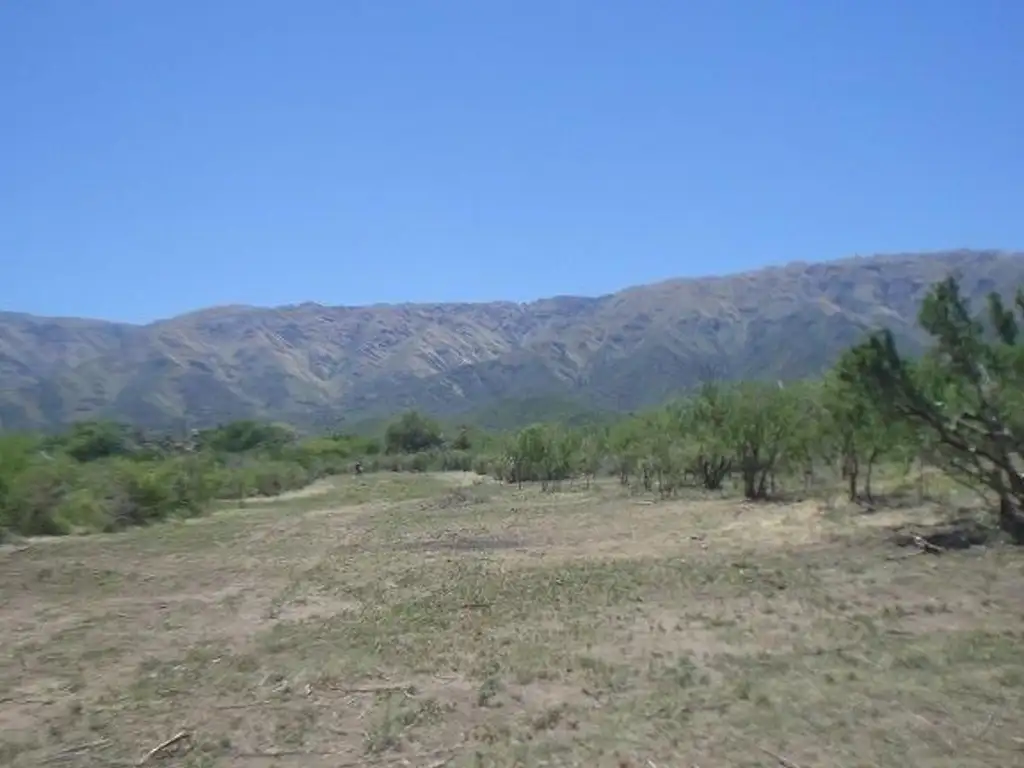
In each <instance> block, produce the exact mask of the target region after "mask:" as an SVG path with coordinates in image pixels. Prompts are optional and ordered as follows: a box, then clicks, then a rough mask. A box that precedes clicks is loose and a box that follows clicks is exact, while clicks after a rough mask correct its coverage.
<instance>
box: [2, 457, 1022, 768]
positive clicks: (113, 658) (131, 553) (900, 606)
mask: <svg viewBox="0 0 1024 768" xmlns="http://www.w3.org/2000/svg"><path fill="white" fill-rule="evenodd" d="M938 516H939V510H937V508H935V507H934V506H929V505H923V506H916V507H910V508H904V509H888V510H887V509H881V510H878V511H876V512H874V513H873V514H864V513H863V512H860V511H858V510H856V509H846V508H844V507H842V506H836V505H835V504H831V503H830V504H822V503H820V502H816V501H802V502H792V503H788V504H764V505H757V506H754V505H748V504H743V503H741V502H739V501H737V500H730V499H724V498H708V497H703V498H697V497H694V498H688V499H681V500H674V501H668V502H657V503H653V502H651V500H649V499H641V498H635V497H628V496H626V495H624V494H622V493H621V491H620V490H619V488H618V486H617V485H613V484H607V485H606V484H602V485H600V486H598V487H595V488H593V489H590V490H587V491H584V490H582V489H576V490H566V491H564V492H560V493H553V494H542V493H540V492H539V490H537V489H532V488H528V489H524V490H516V489H514V488H507V487H501V486H498V485H496V484H494V483H491V482H476V483H475V484H474V478H473V477H472V476H468V475H454V474H453V475H421V476H415V475H398V474H380V475H376V476H372V477H369V476H364V477H359V478H353V477H347V478H343V479H336V480H333V481H330V482H324V483H321V484H319V485H317V486H315V487H313V488H311V489H308V490H307V491H305V492H301V493H296V494H292V495H290V496H287V497H282V498H279V499H276V500H270V501H262V502H256V503H248V504H247V505H245V506H244V507H242V506H239V505H227V506H226V507H225V508H224V509H222V510H221V511H220V512H218V513H217V514H215V515H213V516H211V517H208V518H204V519H197V520H192V521H189V522H187V523H168V524H162V525H157V526H154V527H150V528H146V529H140V530H133V531H130V532H128V533H124V534H118V535H97V536H92V537H81V538H72V539H62V540H47V541H42V540H40V541H36V540H33V541H29V542H21V543H20V544H19V545H18V546H13V547H12V546H7V547H5V548H3V549H2V550H0V646H2V648H3V653H2V654H0V764H2V765H12V766H41V765H60V766H98V765H103V766H117V765H124V766H128V765H140V764H151V765H164V766H194V767H198V766H257V767H258V766H323V767H324V768H326V767H327V766H330V767H331V768H338V767H339V766H361V765H369V766H374V765H382V766H438V767H439V766H442V765H444V766H452V767H453V768H454V767H456V766H466V767H470V766H491V765H494V766H506V765H507V766H511V765H522V766H541V765H551V766H556V765H566V766H568V765H578V766H616V767H619V766H631V767H636V768H641V767H642V768H648V767H649V766H654V767H655V768H666V767H668V766H672V767H673V768H675V767H679V766H685V767H686V768H693V767H695V766H699V767H700V768H711V767H713V766H782V767H783V768H794V766H796V767H798V768H809V767H810V766H829V767H835V768H840V767H841V768H861V767H862V766H863V767H867V766H872V767H878V766H893V768H897V767H898V768H905V767H906V766H919V767H928V766H949V768H953V767H954V766H955V767H956V768H971V767H972V766H1000V767H1001V768H1005V767H1007V766H1015V765H1019V766H1024V553H1022V552H1020V551H1019V550H1016V551H1015V550H1013V549H1011V548H1008V547H1003V546H1001V545H991V546H984V547H971V548H969V549H965V550H958V551H952V550H951V551H948V552H945V553H943V554H941V555H929V554H920V553H918V550H916V549H914V548H902V547H899V546H897V544H896V543H894V534H893V529H894V528H896V527H898V526H900V525H904V526H906V525H907V524H908V522H909V521H912V522H913V524H914V526H916V527H915V530H925V529H926V528H927V525H928V524H929V522H934V521H935V520H936V519H937V517H938ZM176 736H177V737H178V738H177V739H175V738H174V737H176ZM165 742H170V743H167V744H166V746H164V747H163V748H161V749H157V751H156V752H154V753H153V754H151V755H149V756H148V757H147V753H149V752H150V751H151V750H154V749H155V748H157V747H159V746H160V745H161V744H163V743H165Z"/></svg>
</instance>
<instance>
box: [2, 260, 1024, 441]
mask: <svg viewBox="0 0 1024 768" xmlns="http://www.w3.org/2000/svg"><path fill="white" fill-rule="evenodd" d="M954 272H955V273H960V274H962V275H963V278H964V289H965V293H966V294H967V295H968V296H970V297H972V298H974V299H978V298H980V297H981V296H982V295H984V294H986V293H987V292H989V291H991V290H995V289H997V288H1003V289H1013V288H1016V286H1017V285H1019V284H1021V283H1024V254H1022V253H1020V252H1013V251H995V250H987V251H978V250H966V249H962V250H958V251H947V252H929V253H918V254H884V255H879V256H873V257H867V256H860V257H848V258H846V259H840V260H834V261H826V262H791V263H789V264H784V265H778V266H771V267H766V268H762V269H759V270H747V271H744V272H738V273H734V274H731V275H719V276H712V277H696V278H695V277H688V278H672V279H668V280H663V281H659V282H657V283H651V284H648V285H634V286H630V287H627V288H624V289H622V290H620V291H617V292H614V293H609V294H604V295H601V296H596V297H587V296H555V297H548V298H540V299H536V300H533V301H530V302H511V301H494V302H451V303H445V302H432V303H411V302H407V303H401V304H374V305H363V306H330V305H323V304H319V303H317V302H303V303H300V304H292V305H286V306H281V307H270V308H262V307H254V306H249V305H237V304H236V305H228V306H216V307H209V308H205V309H198V310H193V311H190V312H187V313H184V314H181V315H177V316H175V317H171V318H164V319H160V320H155V321H152V322H150V323H145V324H133V323H124V322H117V321H106V320H98V319H91V318H66V317H64V318H62V317H43V316H37V315H32V314H28V313H19V312H0V427H4V428H8V429H11V428H53V427H56V426H59V425H61V424H64V423H67V422H69V421H73V420H75V419H79V418H96V417H113V418H120V419H124V420H128V421H132V422H135V423H138V424H140V425H142V426H159V427H174V426H185V425H194V426H206V425H209V424H212V423H216V422H219V421H225V420H229V419H232V418H274V419H277V420H281V421H287V422H291V423H293V424H296V425H297V426H300V427H302V428H310V429H316V428H319V427H323V426H324V425H326V424H328V423H337V422H338V421H339V419H340V418H341V417H344V416H348V417H356V418H367V417H369V416H374V415H378V414H385V413H388V412H394V411H397V410H401V409H404V408H411V407H415V408H420V409H423V410H427V411H431V412H434V413H437V414H439V415H452V414H457V413H459V412H462V411H470V410H473V409H475V408H480V407H483V406H485V405H487V404H488V403H493V402H497V401H499V400H502V399H505V398H508V397H520V398H530V397H549V396H552V397H569V398H572V399H575V400H579V401H586V402H591V403H593V404H594V405H595V406H596V407H600V408H606V409H614V410H625V409H632V408H636V407H642V406H644V405H649V404H653V403H655V402H658V401H660V400H663V399H664V398H665V397H667V396H669V395H671V394H672V393H673V392H675V391H678V390H680V389H683V388H685V387H687V386H690V385H692V384H693V383H694V382H695V381H697V380H698V379H699V378H700V377H701V376H702V375H704V374H705V373H706V372H707V371H711V370H713V371H715V372H716V374H717V375H721V376H723V377H725V378H749V377H761V376H772V377H780V378H788V377H794V376H802V375H810V374H813V373H816V372H818V371H819V370H821V369H822V368H823V367H824V366H826V365H828V364H829V363H830V362H831V361H832V360H833V359H834V357H835V355H837V354H838V353H839V352H840V351H842V349H843V348H845V347H846V346H849V344H852V343H854V342H856V341H857V340H858V338H860V337H861V336H862V335H863V333H864V332H865V331H866V330H868V329H870V328H873V327H879V326H881V325H886V326H889V327H892V328H893V330H894V332H895V333H896V335H897V337H898V338H900V340H901V341H902V342H903V343H905V344H908V345H910V346H911V347H916V346H919V345H920V344H921V343H922V342H923V337H922V336H921V333H920V331H919V330H918V329H916V310H917V304H918V303H919V301H920V299H921V298H922V297H923V295H924V293H925V291H926V290H927V289H928V288H929V287H930V286H931V285H932V284H933V283H934V282H936V281H937V280H940V279H942V278H944V277H945V276H946V275H947V274H950V273H954ZM794 340H800V343H799V344H794Z"/></svg>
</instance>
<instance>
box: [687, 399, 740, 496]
mask: <svg viewBox="0 0 1024 768" xmlns="http://www.w3.org/2000/svg"><path fill="white" fill-rule="evenodd" d="M731 405H732V404H731V402H730V400H729V397H728V391H727V390H724V389H723V388H722V386H721V385H719V384H716V383H710V382H709V383H705V384H704V385H703V386H702V387H701V389H700V391H699V392H698V393H697V395H696V396H695V397H694V398H693V399H692V400H691V401H690V402H689V403H688V404H687V407H686V410H685V411H684V412H683V414H682V426H683V430H684V432H685V436H686V438H687V439H688V440H689V442H690V444H691V448H692V452H691V458H690V461H689V465H690V467H689V469H690V471H692V472H693V473H694V475H696V477H697V479H698V482H700V484H701V485H702V486H703V487H704V488H705V489H706V490H708V491H717V490H719V489H721V487H722V483H723V481H724V480H725V479H726V478H727V477H728V476H729V473H730V472H732V465H733V453H732V446H731V445H729V442H728V435H727V426H728V423H729V409H730V407H731Z"/></svg>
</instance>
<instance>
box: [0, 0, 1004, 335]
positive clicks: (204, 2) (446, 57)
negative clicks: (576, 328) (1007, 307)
mask: <svg viewBox="0 0 1024 768" xmlns="http://www.w3.org/2000/svg"><path fill="white" fill-rule="evenodd" d="M0 110H2V112H0V113H2V118H0V308H2V309H8V310H18V311H30V312H36V313H44V314H61V315H84V316H95V317H104V318H110V319H120V320H131V321H145V320H150V319H154V318H158V317H164V316H168V315H172V314H175V313H178V312H182V311H188V310H192V309H196V308H200V307H204V306H209V305H213V304H224V303H247V304H260V305H273V304H283V303H296V302H301V301H306V300H312V301H319V302H322V303H326V304H364V303H375V302H398V301H432V300H489V299H513V300H529V299H533V298H537V297H541V296H546V295H552V294H560V293H575V294H600V293H605V292H610V291H613V290H616V289H618V288H621V287H624V286H627V285H631V284H637V283H643V282H649V281H653V280H657V279H661V278H665V277H671V276H687V275H703V274H712V273H721V272H731V271H737V270H742V269H748V268H753V267H757V266H759V265H763V264H769V263H780V262H786V261H790V260H794V259H806V260H815V259H828V258H836V257H841V256H846V255H851V254H853V253H862V254H867V253H873V252H882V251H885V252H889V251H903V250H932V249H940V248H955V247H961V246H969V247H994V248H1016V247H1020V246H1022V244H1024V215H1022V211H1024V208H1022V201H1024V119H1022V118H1024V3H1022V2H1020V1H1019V0H961V1H960V2H955V1H953V0H917V1H916V2H910V1H904V2H900V0H888V1H887V2H883V1H882V0H857V2H852V0H848V1H847V2H839V0H791V1H790V2H783V1H781V0H698V1H696V2H683V1H682V0H678V1H676V2H673V1H672V0H662V1H661V2H654V1H653V0H646V1H645V0H628V1H627V0H575V1H574V2H568V1H566V0H517V1H516V2H507V1H506V2H498V0H490V1H489V0H431V1H429V2H428V1H427V0H296V1H295V2H285V0H276V2H270V1H269V0H136V1H133V2H126V1H124V0H121V1H119V2H113V0H6V1H5V2H2V3H0Z"/></svg>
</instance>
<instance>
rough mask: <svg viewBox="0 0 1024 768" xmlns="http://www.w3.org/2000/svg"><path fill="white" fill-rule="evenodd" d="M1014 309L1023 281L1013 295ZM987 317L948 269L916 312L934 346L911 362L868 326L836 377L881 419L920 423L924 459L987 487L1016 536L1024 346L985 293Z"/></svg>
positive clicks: (1023, 534) (1010, 315)
mask: <svg viewBox="0 0 1024 768" xmlns="http://www.w3.org/2000/svg"><path fill="white" fill-rule="evenodd" d="M1014 304H1015V307H1016V311H1017V313H1018V314H1019V315H1020V316H1021V318H1024V289H1018V291H1017V295H1016V300H1015V302H1014ZM987 320H988V322H987V323H985V322H982V320H981V319H979V318H976V317H975V316H973V315H972V313H971V310H970V306H969V303H968V301H967V300H966V299H965V298H964V297H963V296H962V295H961V293H960V285H959V281H958V280H957V279H956V278H955V277H953V276H951V277H949V278H947V279H946V280H944V281H942V282H940V283H938V284H936V285H935V286H933V288H932V289H931V291H930V292H929V293H928V295H927V296H926V298H925V300H924V302H923V303H922V306H921V311H920V313H919V316H918V321H919V323H920V325H921V327H922V328H923V329H924V330H925V331H927V332H928V334H929V335H930V336H931V337H932V339H933V340H934V346H933V348H932V349H931V350H930V351H929V353H928V354H927V355H926V356H925V358H924V359H923V360H921V361H920V362H919V363H917V364H914V365H912V364H910V363H909V362H907V361H906V360H905V359H904V358H903V357H902V356H901V355H900V353H899V352H898V350H897V349H896V344H895V341H894V340H893V336H892V333H890V332H889V331H881V332H878V333H875V334H872V335H871V336H870V337H869V338H868V339H867V340H866V341H865V342H864V343H863V344H861V345H860V346H858V347H857V348H856V349H855V351H854V352H853V353H852V354H853V361H854V364H853V365H852V366H851V368H850V370H848V371H846V372H845V373H844V374H843V378H844V380H846V381H847V382H849V383H851V384H853V385H855V386H862V387H864V388H865V390H866V391H867V392H868V393H870V396H871V397H873V398H875V399H876V402H878V403H879V404H880V405H881V406H882V407H883V409H884V410H885V413H886V415H887V416H888V417H890V418H897V419H900V420H902V421H904V422H906V423H907V424H908V425H911V426H912V427H914V428H915V429H917V430H920V432H921V433H922V436H923V438H924V442H925V444H926V447H927V448H928V449H929V454H930V456H931V458H932V460H933V461H934V462H935V463H936V464H938V465H939V466H940V467H941V468H943V469H944V470H946V471H947V472H949V473H950V474H951V475H952V476H954V477H956V478H958V479H960V480H962V481H963V482H965V483H967V484H968V485H970V486H971V487H973V488H976V489H979V490H981V491H983V492H984V491H988V492H990V493H994V494H995V497H996V499H997V500H998V509H999V514H998V519H999V525H1000V527H1001V528H1002V529H1003V530H1004V531H1006V532H1007V533H1009V534H1010V535H1011V537H1012V538H1013V539H1014V540H1015V541H1016V542H1018V543H1024V513H1022V512H1021V508H1022V506H1024V476H1022V474H1021V471H1022V469H1024V460H1022V453H1024V408H1022V406H1024V345H1022V344H1021V343H1020V338H1019V337H1020V333H1019V323H1018V319H1017V316H1016V315H1015V313H1014V310H1013V308H1007V307H1006V306H1005V305H1004V303H1003V301H1002V299H1001V297H1000V296H999V295H998V294H995V293H993V294H990V296H989V300H988V318H987Z"/></svg>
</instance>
